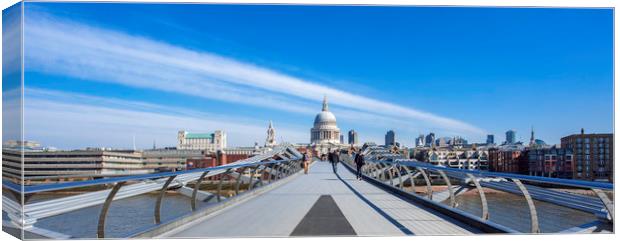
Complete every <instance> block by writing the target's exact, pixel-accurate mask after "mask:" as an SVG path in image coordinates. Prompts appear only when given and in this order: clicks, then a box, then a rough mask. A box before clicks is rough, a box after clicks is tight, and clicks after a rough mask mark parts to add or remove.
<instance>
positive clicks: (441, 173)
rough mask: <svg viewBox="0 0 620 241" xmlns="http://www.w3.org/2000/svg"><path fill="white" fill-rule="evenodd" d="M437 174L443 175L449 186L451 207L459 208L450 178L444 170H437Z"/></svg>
mask: <svg viewBox="0 0 620 241" xmlns="http://www.w3.org/2000/svg"><path fill="white" fill-rule="evenodd" d="M437 173H439V175H441V177H442V178H443V180H444V181H445V182H446V186H448V193H449V194H450V207H453V208H455V207H456V206H457V203H456V198H455V197H454V190H453V189H452V183H451V182H450V178H448V176H447V175H446V173H445V172H443V171H442V170H437Z"/></svg>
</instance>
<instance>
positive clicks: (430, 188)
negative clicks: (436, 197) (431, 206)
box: [416, 167, 433, 200]
mask: <svg viewBox="0 0 620 241" xmlns="http://www.w3.org/2000/svg"><path fill="white" fill-rule="evenodd" d="M416 169H418V171H419V172H420V173H422V176H423V177H424V181H426V196H428V199H429V200H433V186H431V179H430V178H428V174H427V173H426V171H424V169H422V168H419V167H416Z"/></svg>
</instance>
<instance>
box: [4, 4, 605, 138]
mask: <svg viewBox="0 0 620 241" xmlns="http://www.w3.org/2000/svg"><path fill="white" fill-rule="evenodd" d="M95 5H97V6H96V7H95ZM25 6H26V7H25V14H26V22H25V25H26V28H25V33H24V37H25V42H24V44H25V47H24V48H25V78H26V79H27V81H28V82H27V83H26V90H25V103H24V104H25V110H26V111H25V113H24V115H25V118H24V119H25V123H24V124H25V129H26V133H25V137H26V140H36V141H39V142H41V143H42V144H43V145H49V146H54V147H59V148H79V147H86V146H110V147H130V146H131V145H132V138H133V136H134V135H135V136H136V142H137V146H138V148H150V147H151V146H152V143H153V141H154V140H155V141H156V142H157V143H158V144H159V145H161V146H174V145H175V141H176V139H175V137H176V133H177V131H178V130H181V129H184V130H189V131H195V132H212V131H214V130H224V131H226V132H227V133H228V135H229V136H228V138H229V146H251V145H253V144H254V142H259V143H261V142H262V141H263V140H264V139H265V135H266V134H265V133H266V132H265V131H266V130H267V126H268V124H269V121H270V120H273V122H274V125H275V126H276V129H277V131H278V132H277V133H278V135H277V141H278V142H281V141H287V142H292V143H309V142H310V136H309V134H308V132H309V130H310V128H311V127H312V118H313V116H314V115H315V114H316V112H318V111H320V108H321V104H320V103H321V100H322V98H323V96H324V95H327V96H328V97H329V99H330V110H331V111H332V112H333V113H334V115H335V116H336V118H337V119H338V125H339V127H340V128H341V130H342V133H345V132H348V130H351V129H354V130H356V132H357V133H358V134H359V140H360V143H363V142H367V141H372V142H375V143H382V142H383V140H384V135H385V133H386V132H387V131H388V130H391V129H393V130H394V131H395V132H396V134H397V139H396V141H398V142H400V143H401V144H403V145H406V146H414V139H415V138H416V137H417V136H418V135H419V134H425V135H426V134H428V133H429V132H434V133H435V134H436V136H437V138H440V137H444V136H450V137H451V136H462V137H464V138H466V139H468V140H469V141H470V142H478V143H482V142H484V141H485V139H486V135H487V134H493V135H494V136H495V137H496V140H495V141H496V143H501V142H502V141H503V138H501V137H503V136H504V135H503V133H504V132H505V131H506V130H509V129H514V130H516V132H517V141H524V142H527V139H528V138H529V129H530V127H531V126H532V125H533V126H534V127H535V128H536V138H537V139H542V140H544V141H546V142H547V143H549V144H557V143H559V140H560V137H562V136H566V135H570V134H576V133H578V132H579V130H580V129H581V128H585V130H586V132H588V133H593V132H596V133H602V132H609V133H611V132H612V120H613V118H612V117H613V109H612V104H613V102H612V99H613V93H612V86H613V78H612V67H613V66H612V62H613V61H612V57H613V56H612V54H611V53H612V51H611V48H612V41H611V40H612V35H611V34H612V26H611V25H610V23H611V22H612V21H610V19H611V18H612V11H611V10H609V9H508V8H481V9H469V8H432V7H419V8H418V7H405V8H387V7H386V8H379V9H380V10H381V11H376V10H375V9H370V8H364V7H347V6H339V7H333V8H316V7H312V6H267V5H264V6H263V5H258V6H255V5H247V6H243V5H241V6H229V5H198V6H195V5H192V6H185V5H173V6H166V8H163V7H162V6H161V5H157V4H152V5H141V4H120V5H113V4H109V5H106V4H103V5H101V4H79V5H77V4H70V3H54V4H46V3H28V4H26V5H25ZM102 8H103V9H107V10H108V11H112V12H115V13H116V14H115V15H114V16H109V15H106V14H102V13H101V12H106V11H101V9H102ZM281 8H286V9H287V11H286V14H281V15H278V14H275V15H274V14H270V13H278V10H279V9H281ZM465 9H467V11H464V10H465ZM134 11H140V12H141V13H145V14H140V15H133V14H131V13H132V12H134ZM181 12H183V13H184V14H182V13H181ZM293 13H303V15H304V17H297V16H295V14H293ZM533 13H535V16H534V15H533ZM469 15H472V16H469ZM530 15H533V16H530ZM144 16H158V17H157V18H156V19H155V18H148V17H144ZM313 16H314V17H318V16H320V17H321V18H322V19H324V20H325V21H323V23H324V22H329V23H333V24H332V25H333V26H328V25H325V24H321V23H313V22H312V21H308V19H312V18H313ZM369 16H372V17H373V18H369ZM470 17H471V18H470ZM485 17H488V18H493V19H494V21H495V23H487V22H485V21H484V19H485ZM530 17H532V18H533V19H530ZM370 19H372V21H371V20H370ZM421 19H424V20H428V22H429V23H428V24H421V23H419V21H420V20H421ZM199 20H201V21H199ZM284 20H286V21H284ZM212 22H216V23H217V24H213V23H212ZM455 23H458V24H455ZM468 24H469V25H472V26H475V27H468ZM264 25H267V26H270V28H268V29H266V28H259V26H264ZM508 28H509V30H510V31H507V30H506V29H508ZM551 28H553V29H554V30H555V31H552V32H553V33H547V32H546V31H548V30H550V29H551ZM257 29H261V31H264V32H257V31H256V30H257ZM339 29H347V30H348V31H339ZM526 32H527V33H529V34H525V33H526ZM67 33H71V34H67ZM532 33H533V34H532ZM585 34H587V37H584V35H585ZM526 35H527V36H526ZM317 36H334V37H333V38H329V39H322V38H319V37H317ZM39 40H45V41H39ZM550 90H551V91H550ZM6 94H7V93H6V92H5V95H6ZM541 95H542V96H541ZM282 103H286V104H282ZM559 118H562V120H561V121H559ZM5 139H6V138H5Z"/></svg>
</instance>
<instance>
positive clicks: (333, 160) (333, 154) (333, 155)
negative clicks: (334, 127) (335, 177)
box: [328, 150, 340, 173]
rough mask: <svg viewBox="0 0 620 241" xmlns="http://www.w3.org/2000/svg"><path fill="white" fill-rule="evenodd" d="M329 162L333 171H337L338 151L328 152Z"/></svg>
mask: <svg viewBox="0 0 620 241" xmlns="http://www.w3.org/2000/svg"><path fill="white" fill-rule="evenodd" d="M328 155H329V157H328V158H329V162H330V163H331V164H332V169H333V170H334V173H336V171H338V162H339V161H340V157H339V156H338V151H337V150H334V151H333V152H330V153H329V154H328Z"/></svg>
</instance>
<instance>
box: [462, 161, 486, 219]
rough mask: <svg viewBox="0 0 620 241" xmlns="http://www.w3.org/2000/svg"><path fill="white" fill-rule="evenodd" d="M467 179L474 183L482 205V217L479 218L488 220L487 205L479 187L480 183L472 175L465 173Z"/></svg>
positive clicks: (482, 191) (482, 190)
mask: <svg viewBox="0 0 620 241" xmlns="http://www.w3.org/2000/svg"><path fill="white" fill-rule="evenodd" d="M467 177H469V179H471V181H472V182H473V183H474V185H475V186H476V190H478V195H479V196H480V203H481V205H482V215H481V217H480V218H482V219H483V220H489V206H488V204H487V198H486V195H485V194H484V189H483V188H482V186H480V182H478V179H477V178H476V177H475V176H474V175H472V174H471V173H467Z"/></svg>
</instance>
